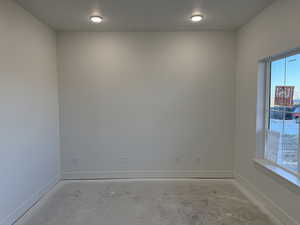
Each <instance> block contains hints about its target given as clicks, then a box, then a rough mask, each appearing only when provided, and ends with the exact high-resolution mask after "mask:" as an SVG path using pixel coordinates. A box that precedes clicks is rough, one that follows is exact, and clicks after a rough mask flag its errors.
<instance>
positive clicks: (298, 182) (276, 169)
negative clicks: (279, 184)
mask: <svg viewBox="0 0 300 225" xmlns="http://www.w3.org/2000/svg"><path fill="white" fill-rule="evenodd" d="M253 162H254V163H255V164H256V165H258V166H259V167H261V168H263V169H264V170H266V171H267V172H271V173H272V174H274V175H275V177H276V178H280V179H283V180H285V181H287V182H288V183H289V184H291V185H293V186H294V187H296V188H299V189H300V176H298V175H296V174H294V173H293V172H289V171H287V170H285V169H283V168H281V167H280V166H278V165H276V164H275V163H272V162H270V161H268V160H265V159H253Z"/></svg>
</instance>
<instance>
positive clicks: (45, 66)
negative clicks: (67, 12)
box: [0, 0, 60, 225]
mask: <svg viewBox="0 0 300 225" xmlns="http://www.w3.org/2000/svg"><path fill="white" fill-rule="evenodd" d="M0 105H1V107H0V108H1V110H0V124H1V125H0V137H1V138H0V139H1V141H0V153H1V155H0V181H1V185H0V224H1V225H2V224H3V225H4V224H5V225H6V224H11V223H12V222H13V221H14V220H15V219H16V218H17V217H18V216H20V215H21V214H22V213H24V210H26V209H27V208H28V207H30V206H31V204H32V203H33V202H34V201H36V200H37V199H38V198H39V197H40V195H41V194H43V193H44V191H46V190H47V188H49V187H50V186H51V185H52V184H53V183H55V182H56V181H57V179H58V178H59V174H60V163H59V138H58V137H59V136H58V135H59V133H58V100H57V71H56V38H55V33H54V32H52V31H51V30H50V29H48V28H47V27H46V26H45V25H43V24H41V23H40V22H38V21H37V20H36V19H34V18H33V17H32V16H31V15H30V14H29V13H27V12H25V11H24V10H23V9H22V8H20V7H19V6H18V5H16V4H15V3H14V2H13V1H11V0H1V1H0Z"/></svg>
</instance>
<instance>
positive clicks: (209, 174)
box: [62, 170, 233, 180]
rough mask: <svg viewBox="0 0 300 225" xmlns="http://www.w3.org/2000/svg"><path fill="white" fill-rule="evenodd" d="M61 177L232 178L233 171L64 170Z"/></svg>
mask: <svg viewBox="0 0 300 225" xmlns="http://www.w3.org/2000/svg"><path fill="white" fill-rule="evenodd" d="M62 178H63V179H65V180H72V179H109V178H112V179H117V178H233V171H230V170H219V171H218V170H216V171H206V170H204V171H201V170H200V171H199V170H177V171H176V170H175V171H174V170H171V171H169V170H148V171H140V170H138V171H135V170H134V171H74V172H64V173H63V175H62Z"/></svg>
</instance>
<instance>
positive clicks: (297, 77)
mask: <svg viewBox="0 0 300 225" xmlns="http://www.w3.org/2000/svg"><path fill="white" fill-rule="evenodd" d="M268 80H269V89H268V92H269V94H268V95H267V98H268V99H267V100H268V101H267V102H268V113H267V121H268V124H267V137H266V148H265V158H266V159H268V160H271V161H273V162H275V163H276V164H278V165H280V166H281V167H284V168H286V169H288V170H291V171H294V172H300V163H299V161H300V160H299V159H300V157H299V155H300V153H299V128H300V126H299V123H300V54H295V55H292V56H287V57H284V58H280V59H276V60H274V61H271V65H270V76H269V79H268Z"/></svg>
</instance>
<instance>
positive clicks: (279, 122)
mask: <svg viewBox="0 0 300 225" xmlns="http://www.w3.org/2000/svg"><path fill="white" fill-rule="evenodd" d="M284 83H285V59H280V60H276V61H274V62H272V64H271V75H270V107H269V108H270V112H269V129H268V132H267V138H266V151H265V158H266V159H268V160H271V161H273V162H275V163H278V161H279V159H280V150H281V137H282V136H283V131H284V115H285V114H284V113H285V107H284V106H282V105H280V104H279V103H280V102H279V101H278V99H276V98H275V97H276V88H277V87H280V86H284ZM277 95H278V93H277ZM276 100H277V101H276Z"/></svg>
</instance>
